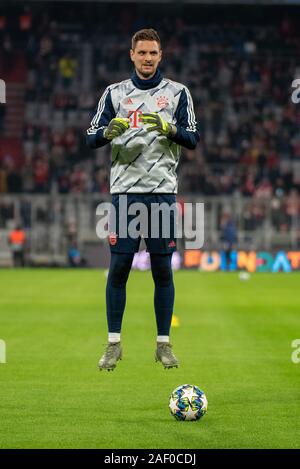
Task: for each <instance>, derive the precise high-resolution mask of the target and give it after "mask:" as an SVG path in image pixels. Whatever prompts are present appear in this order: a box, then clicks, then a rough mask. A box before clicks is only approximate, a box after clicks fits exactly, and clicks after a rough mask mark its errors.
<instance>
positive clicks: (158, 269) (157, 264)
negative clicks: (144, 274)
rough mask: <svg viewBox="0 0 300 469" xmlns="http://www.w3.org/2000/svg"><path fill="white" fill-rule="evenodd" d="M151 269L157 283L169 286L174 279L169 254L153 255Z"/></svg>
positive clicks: (160, 285) (161, 285)
mask: <svg viewBox="0 0 300 469" xmlns="http://www.w3.org/2000/svg"><path fill="white" fill-rule="evenodd" d="M151 270H152V276H153V280H154V282H155V285H157V286H159V287H168V286H169V285H170V284H171V283H172V281H173V275H172V267H171V260H170V258H169V257H168V256H163V255H156V256H151Z"/></svg>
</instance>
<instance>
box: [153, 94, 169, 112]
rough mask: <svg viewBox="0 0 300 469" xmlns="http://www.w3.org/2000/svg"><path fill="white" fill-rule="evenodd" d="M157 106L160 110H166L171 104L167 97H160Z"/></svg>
mask: <svg viewBox="0 0 300 469" xmlns="http://www.w3.org/2000/svg"><path fill="white" fill-rule="evenodd" d="M156 104H157V106H158V107H159V108H160V109H164V108H165V107H167V106H168V104H169V101H168V98H167V97H166V96H159V98H157V100H156Z"/></svg>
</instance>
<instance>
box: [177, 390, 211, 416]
mask: <svg viewBox="0 0 300 469" xmlns="http://www.w3.org/2000/svg"><path fill="white" fill-rule="evenodd" d="M169 408H170V411H171V414H172V415H173V416H174V417H175V418H176V419H177V420H199V419H200V418H201V417H203V415H204V414H205V413H206V411H207V399H206V396H205V394H204V392H203V391H201V389H199V388H198V386H194V385H192V384H183V385H181V386H178V388H176V389H174V391H173V392H172V394H171V396H170V403H169Z"/></svg>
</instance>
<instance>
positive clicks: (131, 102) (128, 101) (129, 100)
mask: <svg viewBox="0 0 300 469" xmlns="http://www.w3.org/2000/svg"><path fill="white" fill-rule="evenodd" d="M125 104H133V101H132V99H131V98H128V99H127V100H126V102H125Z"/></svg>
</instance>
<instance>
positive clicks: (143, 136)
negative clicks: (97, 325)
mask: <svg viewBox="0 0 300 469" xmlns="http://www.w3.org/2000/svg"><path fill="white" fill-rule="evenodd" d="M130 57H131V60H132V62H133V64H134V68H135V70H134V72H133V74H132V76H131V78H129V79H128V80H124V81H121V82H120V83H115V84H113V85H110V86H108V87H107V88H106V90H105V91H104V93H103V95H102V96H101V98H100V100H99V103H98V108H97V111H96V113H95V115H94V117H93V119H92V121H91V126H90V128H89V129H88V130H87V144H88V145H89V147H90V148H98V147H101V146H103V145H106V144H110V145H111V149H112V164H111V175H110V191H111V194H112V203H113V205H114V207H115V209H116V215H117V217H116V218H117V220H118V219H119V213H118V210H119V202H120V197H121V195H122V194H126V196H127V209H128V207H130V205H131V204H134V203H135V202H142V203H144V204H145V205H146V207H147V208H148V213H149V220H150V218H151V204H153V203H156V204H157V203H158V204H161V203H166V204H168V206H172V205H173V204H174V203H175V202H176V193H177V176H176V168H177V165H178V161H179V157H180V153H181V147H182V146H183V147H185V148H188V149H191V150H192V149H194V148H195V147H196V145H197V142H198V140H199V132H198V130H197V124H196V119H195V114H194V109H193V102H192V98H191V95H190V92H189V90H188V89H187V87H186V86H184V85H182V84H180V83H177V82H174V81H172V80H169V79H167V78H165V77H163V76H162V74H161V72H160V70H159V68H158V65H159V63H160V61H161V58H162V50H161V42H160V38H159V36H158V34H157V32H156V31H155V30H153V29H143V30H140V31H138V32H137V33H135V34H134V36H133V37H132V48H131V50H130ZM149 211H150V212H149ZM169 222H170V227H171V229H170V233H169V236H168V238H166V237H163V236H162V235H161V231H160V237H159V238H154V237H153V238H151V236H149V237H148V238H145V242H146V245H147V250H148V252H149V253H150V260H151V271H152V277H153V280H154V285H155V291H154V309H155V315H156V325H157V338H156V350H155V359H156V361H160V362H161V363H162V365H163V366H164V367H165V368H172V367H178V364H179V363H178V360H177V358H176V356H175V355H174V352H173V350H172V345H171V344H170V341H169V333H170V327H171V321H172V314H173V305H174V284H173V276H172V268H171V260H172V253H173V252H174V251H175V250H176V235H175V223H176V220H175V215H174V211H173V210H170V219H169ZM128 223H130V217H129V216H128ZM118 231H119V226H118V225H117V227H116V232H113V233H110V236H109V243H110V250H111V260H110V267H109V274H108V279H107V286H106V315H107V323H108V344H107V347H106V349H105V352H104V354H103V356H102V357H101V359H100V361H99V368H100V370H101V369H106V370H112V369H114V368H115V366H116V364H117V361H118V360H119V359H121V358H122V348H121V325H122V318H123V313H124V309H125V302H126V282H127V279H128V276H129V272H130V270H131V265H132V261H133V256H134V253H135V252H137V251H138V250H139V244H140V236H139V237H137V238H133V237H130V236H128V237H127V238H124V237H121V236H119V232H118Z"/></svg>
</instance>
